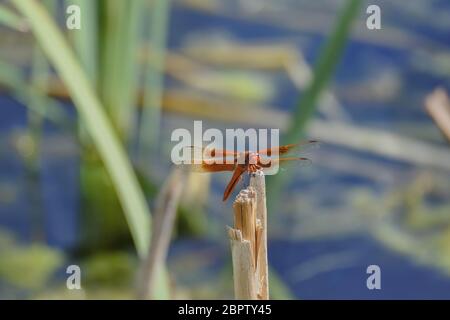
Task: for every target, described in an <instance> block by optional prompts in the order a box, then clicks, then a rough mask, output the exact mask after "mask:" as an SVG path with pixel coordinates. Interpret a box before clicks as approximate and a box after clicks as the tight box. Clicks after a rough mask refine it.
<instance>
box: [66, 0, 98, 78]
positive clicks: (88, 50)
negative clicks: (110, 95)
mask: <svg viewBox="0 0 450 320" xmlns="http://www.w3.org/2000/svg"><path fill="white" fill-rule="evenodd" d="M65 2H66V6H69V5H77V6H79V7H80V9H81V12H82V28H81V29H80V30H72V31H69V34H70V36H71V38H72V40H73V44H74V47H75V51H76V53H77V55H78V58H79V60H80V62H81V65H82V66H83V69H84V70H85V72H86V73H87V74H88V76H89V78H90V80H91V81H92V83H94V84H96V83H97V67H98V66H97V59H98V56H97V54H98V46H97V43H98V26H97V23H98V16H97V15H98V1H97V0H66V1H65Z"/></svg>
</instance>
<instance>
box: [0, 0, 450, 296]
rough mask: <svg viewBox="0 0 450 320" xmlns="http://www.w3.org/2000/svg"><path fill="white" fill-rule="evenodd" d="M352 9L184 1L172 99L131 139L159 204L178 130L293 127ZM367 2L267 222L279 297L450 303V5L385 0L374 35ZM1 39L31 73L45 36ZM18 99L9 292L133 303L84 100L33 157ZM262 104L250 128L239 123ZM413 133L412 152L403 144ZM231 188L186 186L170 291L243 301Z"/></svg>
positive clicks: (47, 129)
mask: <svg viewBox="0 0 450 320" xmlns="http://www.w3.org/2000/svg"><path fill="white" fill-rule="evenodd" d="M344 3H345V1H331V0H320V1H293V0H292V1H290V0H277V1H269V0H260V1H256V0H255V1H253V0H245V1H243V0H240V1H239V0H233V1H216V0H177V1H172V3H171V5H170V14H169V16H168V30H167V50H166V51H165V53H164V56H165V60H166V64H167V65H166V71H165V73H164V74H163V75H162V76H163V82H162V90H164V93H163V94H162V101H164V102H163V103H165V104H167V106H166V107H165V108H164V107H163V110H162V116H161V119H160V125H159V128H156V129H155V130H156V132H157V135H156V134H155V138H154V139H155V141H156V142H155V141H153V143H154V144H153V147H152V148H153V149H151V151H150V152H149V153H148V154H147V155H146V156H145V157H139V156H136V153H135V152H134V150H135V144H136V142H135V137H136V131H137V130H131V134H130V136H131V138H130V141H132V142H130V143H129V145H128V151H129V154H130V157H131V158H132V159H133V163H134V164H135V166H136V168H137V170H138V173H139V174H138V175H139V177H140V181H141V183H142V185H144V190H145V193H146V195H147V198H148V200H149V203H150V205H151V206H153V204H154V200H153V199H154V195H155V193H157V191H158V189H159V187H160V186H161V185H162V183H163V181H164V180H165V177H166V176H167V175H168V173H169V171H170V166H171V163H170V160H169V159H170V149H171V147H173V143H171V142H170V134H171V132H172V130H173V129H174V128H180V127H185V128H188V129H191V128H192V122H193V120H194V119H195V120H198V119H201V120H204V126H205V127H217V128H237V127H244V128H247V127H252V126H255V125H256V126H257V127H281V126H283V125H285V119H286V117H288V118H289V115H290V114H292V113H294V112H295V108H296V107H297V105H298V101H299V99H301V97H302V92H303V91H304V89H305V87H306V84H307V83H308V81H309V80H310V79H309V76H310V75H309V76H308V73H309V74H310V73H311V72H312V71H311V70H312V69H311V68H312V65H314V62H315V61H317V57H318V56H319V55H320V52H321V50H322V48H323V44H324V41H325V40H326V39H327V36H329V35H330V33H331V30H332V29H333V26H334V25H335V23H336V20H337V17H338V13H339V10H340V9H341V8H342V7H343V5H344ZM59 4H60V5H62V3H59ZM369 4H372V3H371V1H363V4H362V6H361V8H362V9H361V10H360V13H359V15H358V18H357V20H356V22H355V25H354V28H353V33H352V35H351V37H350V39H349V40H348V44H347V46H346V48H345V51H344V54H343V56H342V59H341V61H340V62H339V63H338V66H337V69H336V70H335V73H334V74H333V77H332V79H331V82H330V84H329V86H328V87H327V89H326V90H327V91H326V92H327V93H326V94H325V96H326V97H327V98H324V99H322V100H320V103H319V105H318V107H317V111H316V112H315V116H314V118H313V120H311V121H310V122H309V123H308V125H310V126H309V127H308V130H307V133H308V134H307V136H308V138H311V139H318V140H320V141H321V146H320V148H318V149H314V150H311V151H310V152H308V153H307V155H308V157H310V158H311V160H312V165H311V166H308V167H301V168H295V167H292V168H288V169H287V170H285V171H282V172H280V173H279V174H280V175H288V176H290V180H289V183H287V184H286V185H285V186H284V188H283V190H282V192H281V200H280V204H279V205H278V206H276V208H274V209H272V210H271V212H269V214H270V217H269V221H270V223H269V229H268V232H269V263H270V265H271V267H272V271H271V272H272V274H273V279H272V281H273V283H271V290H272V292H271V293H272V295H273V297H274V298H298V299H315V298H323V299H404V298H412V299H419V298H425V299H431V298H436V299H449V298H450V188H449V187H450V179H449V178H450V156H449V155H450V149H449V148H448V144H447V143H446V142H445V139H444V138H443V137H442V136H441V134H440V132H439V130H438V129H437V127H436V126H435V124H434V123H433V121H432V120H431V119H430V117H429V116H428V115H427V114H426V112H425V110H424V99H425V97H426V96H427V95H428V94H429V93H430V92H432V91H433V90H434V89H435V88H436V87H437V86H441V87H444V88H447V89H449V88H450V41H449V39H450V3H448V1H445V0H433V1H425V0H410V1H407V2H406V1H389V0H385V1H376V4H378V5H379V6H380V7H381V8H382V29H381V30H374V31H370V30H367V28H365V19H366V17H367V15H366V14H365V8H367V6H368V5H369ZM153 19H156V18H154V17H153ZM150 21H151V19H150ZM143 33H144V34H145V32H143ZM0 39H2V40H1V42H0V53H1V55H0V56H1V59H2V63H3V62H5V63H9V64H11V65H16V66H20V68H22V69H21V70H23V74H24V75H25V76H24V77H25V79H26V78H27V77H28V76H29V74H30V72H32V71H30V68H32V67H31V65H30V61H32V59H33V58H32V56H33V50H32V48H33V40H32V37H31V35H30V33H22V34H20V36H17V33H15V32H13V31H10V30H9V29H6V28H2V29H0ZM150 51H152V49H150ZM152 52H153V51H152ZM258 54H260V57H258ZM143 55H144V58H145V57H147V56H150V59H151V57H152V56H153V55H152V54H148V52H146V51H145V50H144V54H143ZM261 57H262V58H261ZM242 61H243V62H242ZM251 62H253V63H254V65H251ZM3 66H4V65H3V64H2V65H1V66H0V68H2V67H3ZM4 70H6V69H4ZM139 81H140V82H143V80H139ZM155 81H158V80H157V79H156V80H155ZM6 87H8V86H6ZM16 93H17V91H14V90H2V92H1V94H0V105H1V108H0V131H1V136H0V137H1V149H0V150H1V151H0V226H1V229H0V230H1V231H0V260H1V261H0V297H2V298H17V297H22V298H80V297H81V298H86V297H87V298H107V299H109V298H133V290H134V284H135V281H136V280H135V279H136V270H138V260H137V258H136V256H135V254H134V251H133V248H132V242H131V240H130V235H129V231H128V229H127V227H126V222H125V220H124V218H123V214H122V213H121V210H120V206H119V204H118V203H117V200H114V199H111V196H109V195H108V193H111V185H110V182H109V181H106V182H105V181H103V180H104V179H105V178H104V177H103V175H104V172H103V171H99V170H97V169H92V168H91V169H92V171H91V173H90V177H91V178H87V179H85V180H83V179H80V166H81V162H83V161H84V160H83V159H85V158H84V157H85V156H83V155H82V154H83V151H82V150H80V140H79V137H77V134H76V133H75V130H74V127H75V122H76V112H75V110H74V108H73V106H72V104H71V103H70V101H69V100H67V99H66V98H64V97H58V99H59V101H60V102H61V104H62V106H60V107H61V108H60V110H62V112H63V114H64V117H66V118H67V119H69V120H68V123H69V125H64V126H61V125H58V124H55V122H53V121H49V120H45V121H43V124H42V127H41V129H42V132H43V133H42V136H41V138H40V142H39V144H38V147H36V145H37V144H36V141H35V140H34V138H33V133H30V111H29V108H27V107H25V104H26V103H23V102H24V101H23V100H22V101H20V99H17V96H18V95H17V94H16ZM154 94H155V93H154ZM156 94H157V93H156ZM215 105H219V106H221V108H219V109H214V106H215ZM211 106H212V107H211ZM227 107H229V108H231V109H230V111H228V112H227V111H226V108H227ZM247 107H248V108H250V110H253V112H254V116H252V117H251V118H248V112H247V113H245V112H244V113H243V114H244V116H242V115H241V113H240V112H239V110H244V109H245V108H247ZM191 109H192V110H191ZM217 110H219V111H220V114H216V113H218V112H219V111H217ZM224 110H225V112H222V111H224ZM137 114H139V112H137ZM134 116H135V117H138V116H137V115H134ZM141 116H142V115H141ZM246 117H247V118H246ZM314 121H316V122H314ZM328 121H329V122H328ZM327 123H330V124H331V125H327ZM154 126H157V124H155V123H153V124H149V131H148V132H151V131H152V130H153V128H154ZM342 128H347V129H348V128H350V129H348V131H345V130H343V129H342ZM366 130H367V131H366ZM385 133H389V134H391V135H392V136H394V138H398V137H400V138H399V140H393V141H394V142H393V143H394V145H393V146H392V145H389V144H390V142H389V141H386V139H381V138H380V139H379V140H377V137H378V138H379V137H384V136H383V135H384V134H385ZM363 134H368V135H370V136H371V137H372V138H373V139H372V138H371V139H369V140H367V145H364V143H362V144H361V143H360V142H359V141H358V135H363ZM330 136H331V137H330ZM389 137H391V136H389ZM403 137H405V138H407V139H408V140H407V142H408V145H404V144H402V143H397V142H398V141H400V142H403V140H402V138H403ZM133 141H134V142H133ZM416 142H417V143H416ZM378 143H379V144H380V145H377V144H378ZM385 143H386V145H384V144H385ZM409 143H411V144H409ZM424 146H425V147H424ZM384 147H385V149H387V150H388V151H385V150H384V149H383V148H384ZM390 148H394V149H395V150H398V153H399V154H400V155H401V156H397V153H395V152H394V153H392V152H389V149H390ZM434 150H437V152H436V153H434V152H433V151H434ZM424 151H425V152H428V154H423V152H424ZM437 157H438V158H437ZM446 157H447V158H446ZM94 171H95V172H94ZM86 176H87V175H86ZM92 177H95V178H92ZM89 179H90V180H89ZM95 179H100V180H101V181H103V184H102V183H100V184H98V181H97V182H95V183H97V184H94V182H93V181H94V180H95ZM102 179H103V180H102ZM210 179H211V181H209V180H210ZM228 179H229V174H228V173H225V174H214V175H212V176H211V177H207V176H201V177H199V176H198V175H194V176H192V177H190V178H189V182H188V183H189V185H188V186H186V188H185V189H186V194H185V195H184V200H183V201H184V202H185V205H184V207H183V208H184V209H182V210H180V212H179V213H178V214H179V215H178V219H177V221H176V227H175V230H174V236H173V241H172V243H171V246H170V251H169V257H168V261H167V269H168V274H169V278H170V283H171V288H172V296H173V297H183V298H229V297H232V287H231V284H232V282H231V281H230V279H231V264H230V250H229V244H228V241H227V238H226V233H225V225H230V224H231V223H232V222H231V221H232V214H231V213H232V209H231V201H229V202H227V203H222V201H221V195H222V192H223V189H224V187H225V185H226V183H227V180H228ZM270 179H272V177H268V178H267V180H270ZM106 180H107V179H106ZM89 183H92V185H90V184H89ZM269 183H270V182H269ZM83 190H84V191H83ZM86 194H87V195H88V196H86ZM89 196H91V197H93V198H96V199H97V202H95V203H94V202H93V201H92V200H88V201H86V197H89ZM268 197H269V198H268V201H269V202H270V201H271V198H270V195H269V196H268ZM86 203H87V204H86ZM117 208H119V209H117ZM108 211H114V212H116V211H118V212H119V213H114V214H111V215H108V214H107V212H108ZM87 214H88V215H89V216H87V217H86V215H87ZM96 214H98V216H97V215H96ZM100 229H101V230H103V231H99V230H100ZM72 263H75V264H80V265H81V268H82V274H83V289H84V290H83V291H82V292H81V293H80V292H71V291H68V290H66V289H65V279H66V274H65V268H66V266H67V265H69V264H72ZM372 264H375V265H379V266H380V267H381V272H382V289H381V290H368V289H367V287H366V279H367V277H368V275H367V274H366V268H367V266H369V265H372Z"/></svg>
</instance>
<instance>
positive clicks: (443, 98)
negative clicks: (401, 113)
mask: <svg viewBox="0 0 450 320" xmlns="http://www.w3.org/2000/svg"><path fill="white" fill-rule="evenodd" d="M425 108H426V109H427V112H428V114H429V115H430V116H431V118H432V119H433V120H434V122H435V123H436V125H437V126H438V128H439V129H440V130H441V132H442V134H443V135H444V136H445V138H446V139H447V141H448V142H450V100H449V98H448V95H447V92H445V90H444V89H442V88H438V89H436V90H434V91H433V92H432V93H431V94H430V95H428V96H427V98H426V99H425Z"/></svg>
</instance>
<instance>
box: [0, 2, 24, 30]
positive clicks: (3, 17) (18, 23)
mask: <svg viewBox="0 0 450 320" xmlns="http://www.w3.org/2000/svg"><path fill="white" fill-rule="evenodd" d="M0 24H4V25H5V26H7V27H9V28H11V29H15V30H17V31H26V30H27V28H28V26H27V24H26V22H25V20H24V19H22V17H20V16H19V15H17V14H16V13H15V12H13V11H11V10H10V9H9V8H8V7H6V6H4V5H0Z"/></svg>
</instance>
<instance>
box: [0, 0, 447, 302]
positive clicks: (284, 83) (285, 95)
mask: <svg viewBox="0 0 450 320" xmlns="http://www.w3.org/2000/svg"><path fill="white" fill-rule="evenodd" d="M434 3H435V5H436V6H440V7H441V8H447V10H450V8H449V6H448V1H435V2H434ZM442 10H443V9H442ZM393 17H394V15H391V17H390V19H393ZM395 23H396V25H399V26H402V27H404V28H407V29H408V30H409V31H411V32H414V33H416V34H420V35H421V36H424V37H426V38H427V39H430V40H433V41H435V42H437V43H439V44H440V46H441V49H442V48H447V49H449V47H450V41H449V40H450V32H449V30H441V29H436V28H433V27H428V26H427V25H426V24H424V23H422V24H418V23H415V21H413V20H411V19H408V18H407V17H404V16H401V17H400V18H399V19H398V20H397V21H395ZM208 30H226V31H227V32H228V33H230V34H232V35H233V36H234V37H235V38H236V39H239V40H240V41H246V40H252V41H257V40H264V39H266V38H275V37H280V38H287V37H291V38H293V37H296V36H298V33H297V32H295V31H293V30H287V29H284V28H281V27H274V26H268V25H267V24H263V23H261V24H259V23H255V22H247V21H243V20H239V19H234V18H232V17H220V16H208V15H207V14H204V13H200V12H196V11H193V10H188V9H187V8H185V7H175V8H174V9H173V11H172V14H171V28H170V34H169V47H170V48H172V49H177V48H179V47H180V46H181V45H182V44H183V41H184V40H185V39H186V36H187V35H188V34H191V33H194V32H205V31H206V32H207V31H208ZM305 36H307V39H308V41H303V40H304V39H303V40H302V41H299V42H298V43H293V44H294V45H296V46H297V47H298V48H299V49H302V51H303V52H304V55H305V57H306V59H307V60H308V61H309V62H313V61H314V60H315V59H316V58H317V54H318V52H319V51H320V48H321V47H322V45H323V43H324V40H325V39H324V37H321V36H317V35H316V36H310V35H305ZM447 52H448V51H447ZM409 55H410V52H408V50H399V49H392V48H384V47H380V46H376V45H371V44H365V43H362V42H356V41H352V42H350V43H349V46H348V47H347V49H346V51H345V53H344V56H343V59H342V62H341V63H340V64H339V66H338V68H337V72H336V74H335V76H334V77H333V82H332V83H333V86H334V87H336V88H338V89H339V88H341V87H345V85H346V84H348V85H350V84H352V83H355V82H357V81H358V79H359V77H360V76H362V75H365V74H366V73H367V72H368V71H370V70H374V69H377V68H386V69H388V70H395V71H396V72H398V74H399V75H400V77H401V79H402V88H401V91H400V92H399V93H398V94H397V96H396V97H394V99H393V101H391V102H390V103H387V104H384V103H377V102H373V103H371V102H370V101H368V102H363V103H355V102H352V101H345V100H344V101H342V102H343V103H344V104H345V106H346V111H347V112H348V113H349V114H350V115H351V117H352V119H353V120H354V121H355V122H357V123H359V124H362V125H364V124H368V125H370V124H381V125H383V126H384V127H388V128H389V127H394V126H395V124H396V122H398V121H404V122H405V121H410V122H412V123H414V122H417V123H423V122H425V123H427V122H430V120H429V118H428V117H427V115H426V114H425V112H424V111H423V109H422V104H421V101H420V100H419V99H417V98H418V97H423V95H424V94H425V93H427V92H429V91H431V90H432V89H433V88H434V87H435V86H437V85H440V84H448V83H449V82H448V78H442V77H441V78H439V77H437V76H433V75H431V74H429V73H421V72H418V71H417V70H412V69H411V68H410V65H409ZM367 57H370V58H371V60H368V59H367ZM278 78H279V81H278V91H277V95H276V97H275V98H274V100H273V101H272V102H271V103H272V104H273V105H277V106H279V107H280V108H281V109H283V110H292V109H293V108H294V106H295V104H296V102H297V101H298V98H299V94H298V92H297V91H296V89H295V88H294V87H293V86H292V84H291V83H290V81H289V80H288V79H287V77H286V76H283V75H281V76H279V77H278ZM168 83H169V84H170V83H171V82H170V81H169V82H168ZM0 105H1V108H0V133H1V136H2V137H6V136H7V135H9V134H11V132H12V131H13V130H16V129H23V128H24V127H25V126H26V108H25V107H24V106H22V105H21V104H19V103H18V102H16V101H15V100H14V99H12V98H11V97H10V96H7V95H1V96H0ZM54 134H58V135H64V134H65V135H67V133H63V132H61V131H60V130H59V129H56V128H54V127H52V126H47V127H46V135H47V136H50V135H54ZM3 142H6V141H3ZM332 149H333V147H330V150H332ZM335 150H337V151H338V152H350V151H348V150H340V149H339V148H335ZM358 156H361V155H358ZM363 156H364V155H363ZM365 156H366V157H368V158H370V159H371V160H380V161H384V162H385V163H386V165H393V166H397V167H399V170H406V169H409V166H408V165H405V164H399V163H397V162H395V161H390V160H386V159H379V158H377V157H374V156H368V155H365ZM78 165H79V160H78V158H77V156H73V155H72V156H63V157H53V156H51V155H46V154H42V155H41V157H40V165H39V168H40V172H41V174H42V185H41V187H42V196H43V208H42V211H40V212H41V214H42V217H41V219H40V220H41V223H42V226H43V229H44V230H45V232H44V237H45V239H46V241H47V242H48V243H49V244H50V245H52V246H55V247H59V248H71V247H74V246H75V245H76V243H77V241H78V238H77V236H78V235H79V234H80V232H79V225H78V221H79V219H78V218H79V193H78ZM0 168H1V169H0V179H1V182H2V184H5V183H6V184H8V185H10V186H12V187H13V189H14V192H15V194H16V197H15V199H14V201H13V202H12V203H6V204H5V203H2V205H0V226H2V227H6V228H8V229H10V230H14V231H15V232H16V234H17V235H18V236H19V238H20V239H21V240H22V241H30V240H32V239H33V237H34V235H33V232H34V231H33V230H35V227H36V226H33V224H32V223H31V222H30V221H31V215H32V214H35V213H33V212H34V211H35V208H33V207H32V204H31V203H30V201H29V190H27V188H26V183H25V182H24V179H25V167H24V163H23V161H22V160H21V158H20V157H19V156H18V155H17V152H16V151H15V150H14V148H13V147H12V145H11V143H5V144H4V145H2V148H1V152H0ZM314 183H315V184H316V185H317V184H322V186H323V189H322V192H323V194H326V193H327V192H330V193H331V192H333V190H334V189H336V187H337V186H341V187H342V186H346V187H358V186H366V187H367V186H369V187H371V188H373V189H375V190H376V189H377V188H382V186H381V185H377V184H376V183H374V182H373V181H370V180H368V179H367V178H361V177H358V176H356V175H345V174H337V173H331V172H330V173H329V175H327V176H320V177H319V178H318V179H317V180H316V181H315V182H314ZM222 187H223V186H222V185H218V184H217V183H215V184H214V190H216V191H217V193H220V192H221V190H223V189H222ZM303 187H305V188H307V187H308V182H306V183H305V185H304V186H303ZM322 200H323V203H322V205H328V206H333V205H335V204H336V202H335V201H336V199H333V197H327V196H324V197H323V199H322ZM180 247H181V248H182V249H185V250H190V249H189V248H186V247H184V245H182V244H179V243H177V244H175V245H174V247H173V248H172V254H173V252H174V251H176V250H179V248H180ZM221 248H222V249H221V250H223V253H224V254H227V253H228V251H226V249H224V248H223V247H221ZM340 251H349V252H353V253H354V254H355V256H356V258H355V261H354V262H353V264H352V265H351V266H347V267H342V268H337V269H335V270H329V271H324V272H321V273H318V274H316V275H314V276H311V277H310V278H308V279H304V280H301V281H293V276H292V273H295V272H294V271H293V270H294V269H295V266H297V265H301V264H302V263H305V262H307V261H310V260H311V259H314V258H316V257H320V256H321V255H323V254H330V253H335V252H340ZM269 253H270V256H269V260H270V264H271V265H272V266H273V267H274V269H275V270H276V271H277V273H278V274H279V275H280V276H281V278H282V279H283V280H285V281H286V283H287V284H288V285H289V286H290V288H291V289H292V291H293V292H294V293H295V295H296V296H297V297H299V298H302V299H314V298H326V299H355V298H356V299H398V298H412V299H417V298H426V299H431V298H440V299H443V298H447V299H448V298H450V279H449V278H448V277H446V276H444V275H443V274H441V273H439V272H438V271H436V270H435V269H432V268H429V267H425V266H420V265H417V264H414V263H413V262H412V261H411V260H410V259H408V258H407V257H402V256H399V255H398V254H396V253H394V252H392V251H390V250H388V249H386V248H384V247H382V246H381V245H380V244H378V243H377V242H375V241H374V240H373V239H371V238H369V237H367V236H363V235H356V236H352V237H347V238H339V239H334V240H321V241H288V240H286V241H272V242H270V244H269ZM221 263H223V260H221ZM221 263H219V264H218V266H220V265H221ZM370 264H377V265H379V266H380V267H381V269H382V290H379V291H378V290H368V289H367V287H366V279H367V276H368V275H367V274H366V272H365V271H366V268H367V266H368V265H370ZM218 266H216V267H218Z"/></svg>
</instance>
